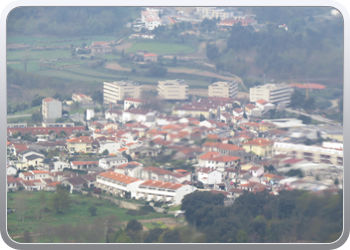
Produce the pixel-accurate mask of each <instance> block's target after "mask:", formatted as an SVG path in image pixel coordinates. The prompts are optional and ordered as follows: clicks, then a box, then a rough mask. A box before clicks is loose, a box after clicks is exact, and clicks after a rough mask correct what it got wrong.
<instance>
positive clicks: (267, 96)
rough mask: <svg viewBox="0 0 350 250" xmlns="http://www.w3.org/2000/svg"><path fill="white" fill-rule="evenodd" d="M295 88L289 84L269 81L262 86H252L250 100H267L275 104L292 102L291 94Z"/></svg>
mask: <svg viewBox="0 0 350 250" xmlns="http://www.w3.org/2000/svg"><path fill="white" fill-rule="evenodd" d="M292 91H293V89H292V88H291V86H290V85H289V84H284V83H280V84H274V83H268V84H265V85H261V86H256V87H254V88H250V90H249V92H250V101H251V102H256V101H258V100H261V99H263V100H265V101H267V102H271V103H273V104H275V105H279V104H284V105H285V104H288V103H290V96H291V94H292Z"/></svg>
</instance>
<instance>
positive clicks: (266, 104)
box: [255, 99, 276, 113]
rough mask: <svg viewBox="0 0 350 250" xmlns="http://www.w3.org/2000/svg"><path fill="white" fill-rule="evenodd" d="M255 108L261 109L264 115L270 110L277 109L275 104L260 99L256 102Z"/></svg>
mask: <svg viewBox="0 0 350 250" xmlns="http://www.w3.org/2000/svg"><path fill="white" fill-rule="evenodd" d="M255 106H256V107H258V108H260V109H261V110H262V111H263V113H266V112H268V111H269V110H271V109H275V108H276V106H275V104H273V103H270V102H267V101H265V100H264V99H260V100H258V101H256V102H255Z"/></svg>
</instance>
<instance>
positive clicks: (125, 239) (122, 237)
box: [115, 233, 133, 243]
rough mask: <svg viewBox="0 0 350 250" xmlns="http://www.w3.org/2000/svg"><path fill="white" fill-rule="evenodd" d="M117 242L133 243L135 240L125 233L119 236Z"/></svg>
mask: <svg viewBox="0 0 350 250" xmlns="http://www.w3.org/2000/svg"><path fill="white" fill-rule="evenodd" d="M115 243H133V241H132V239H131V238H130V237H129V236H128V235H127V234H126V233H123V234H121V235H120V236H119V237H118V238H117V240H116V241H115Z"/></svg>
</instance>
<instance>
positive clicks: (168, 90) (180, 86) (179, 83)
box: [157, 79, 188, 100]
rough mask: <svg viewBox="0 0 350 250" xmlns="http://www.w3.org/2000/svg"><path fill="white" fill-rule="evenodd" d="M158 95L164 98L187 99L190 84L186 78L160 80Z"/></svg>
mask: <svg viewBox="0 0 350 250" xmlns="http://www.w3.org/2000/svg"><path fill="white" fill-rule="evenodd" d="M158 83H159V84H158V88H157V90H158V96H159V97H160V98H162V99H164V100H187V99H188V85H187V84H186V82H185V81H184V80H178V79H176V80H166V81H159V82H158Z"/></svg>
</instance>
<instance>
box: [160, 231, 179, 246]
mask: <svg viewBox="0 0 350 250" xmlns="http://www.w3.org/2000/svg"><path fill="white" fill-rule="evenodd" d="M162 242H164V243H180V242H181V240H180V232H179V230H178V229H173V230H172V229H168V230H166V231H165V233H164V234H163V240H162Z"/></svg>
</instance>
